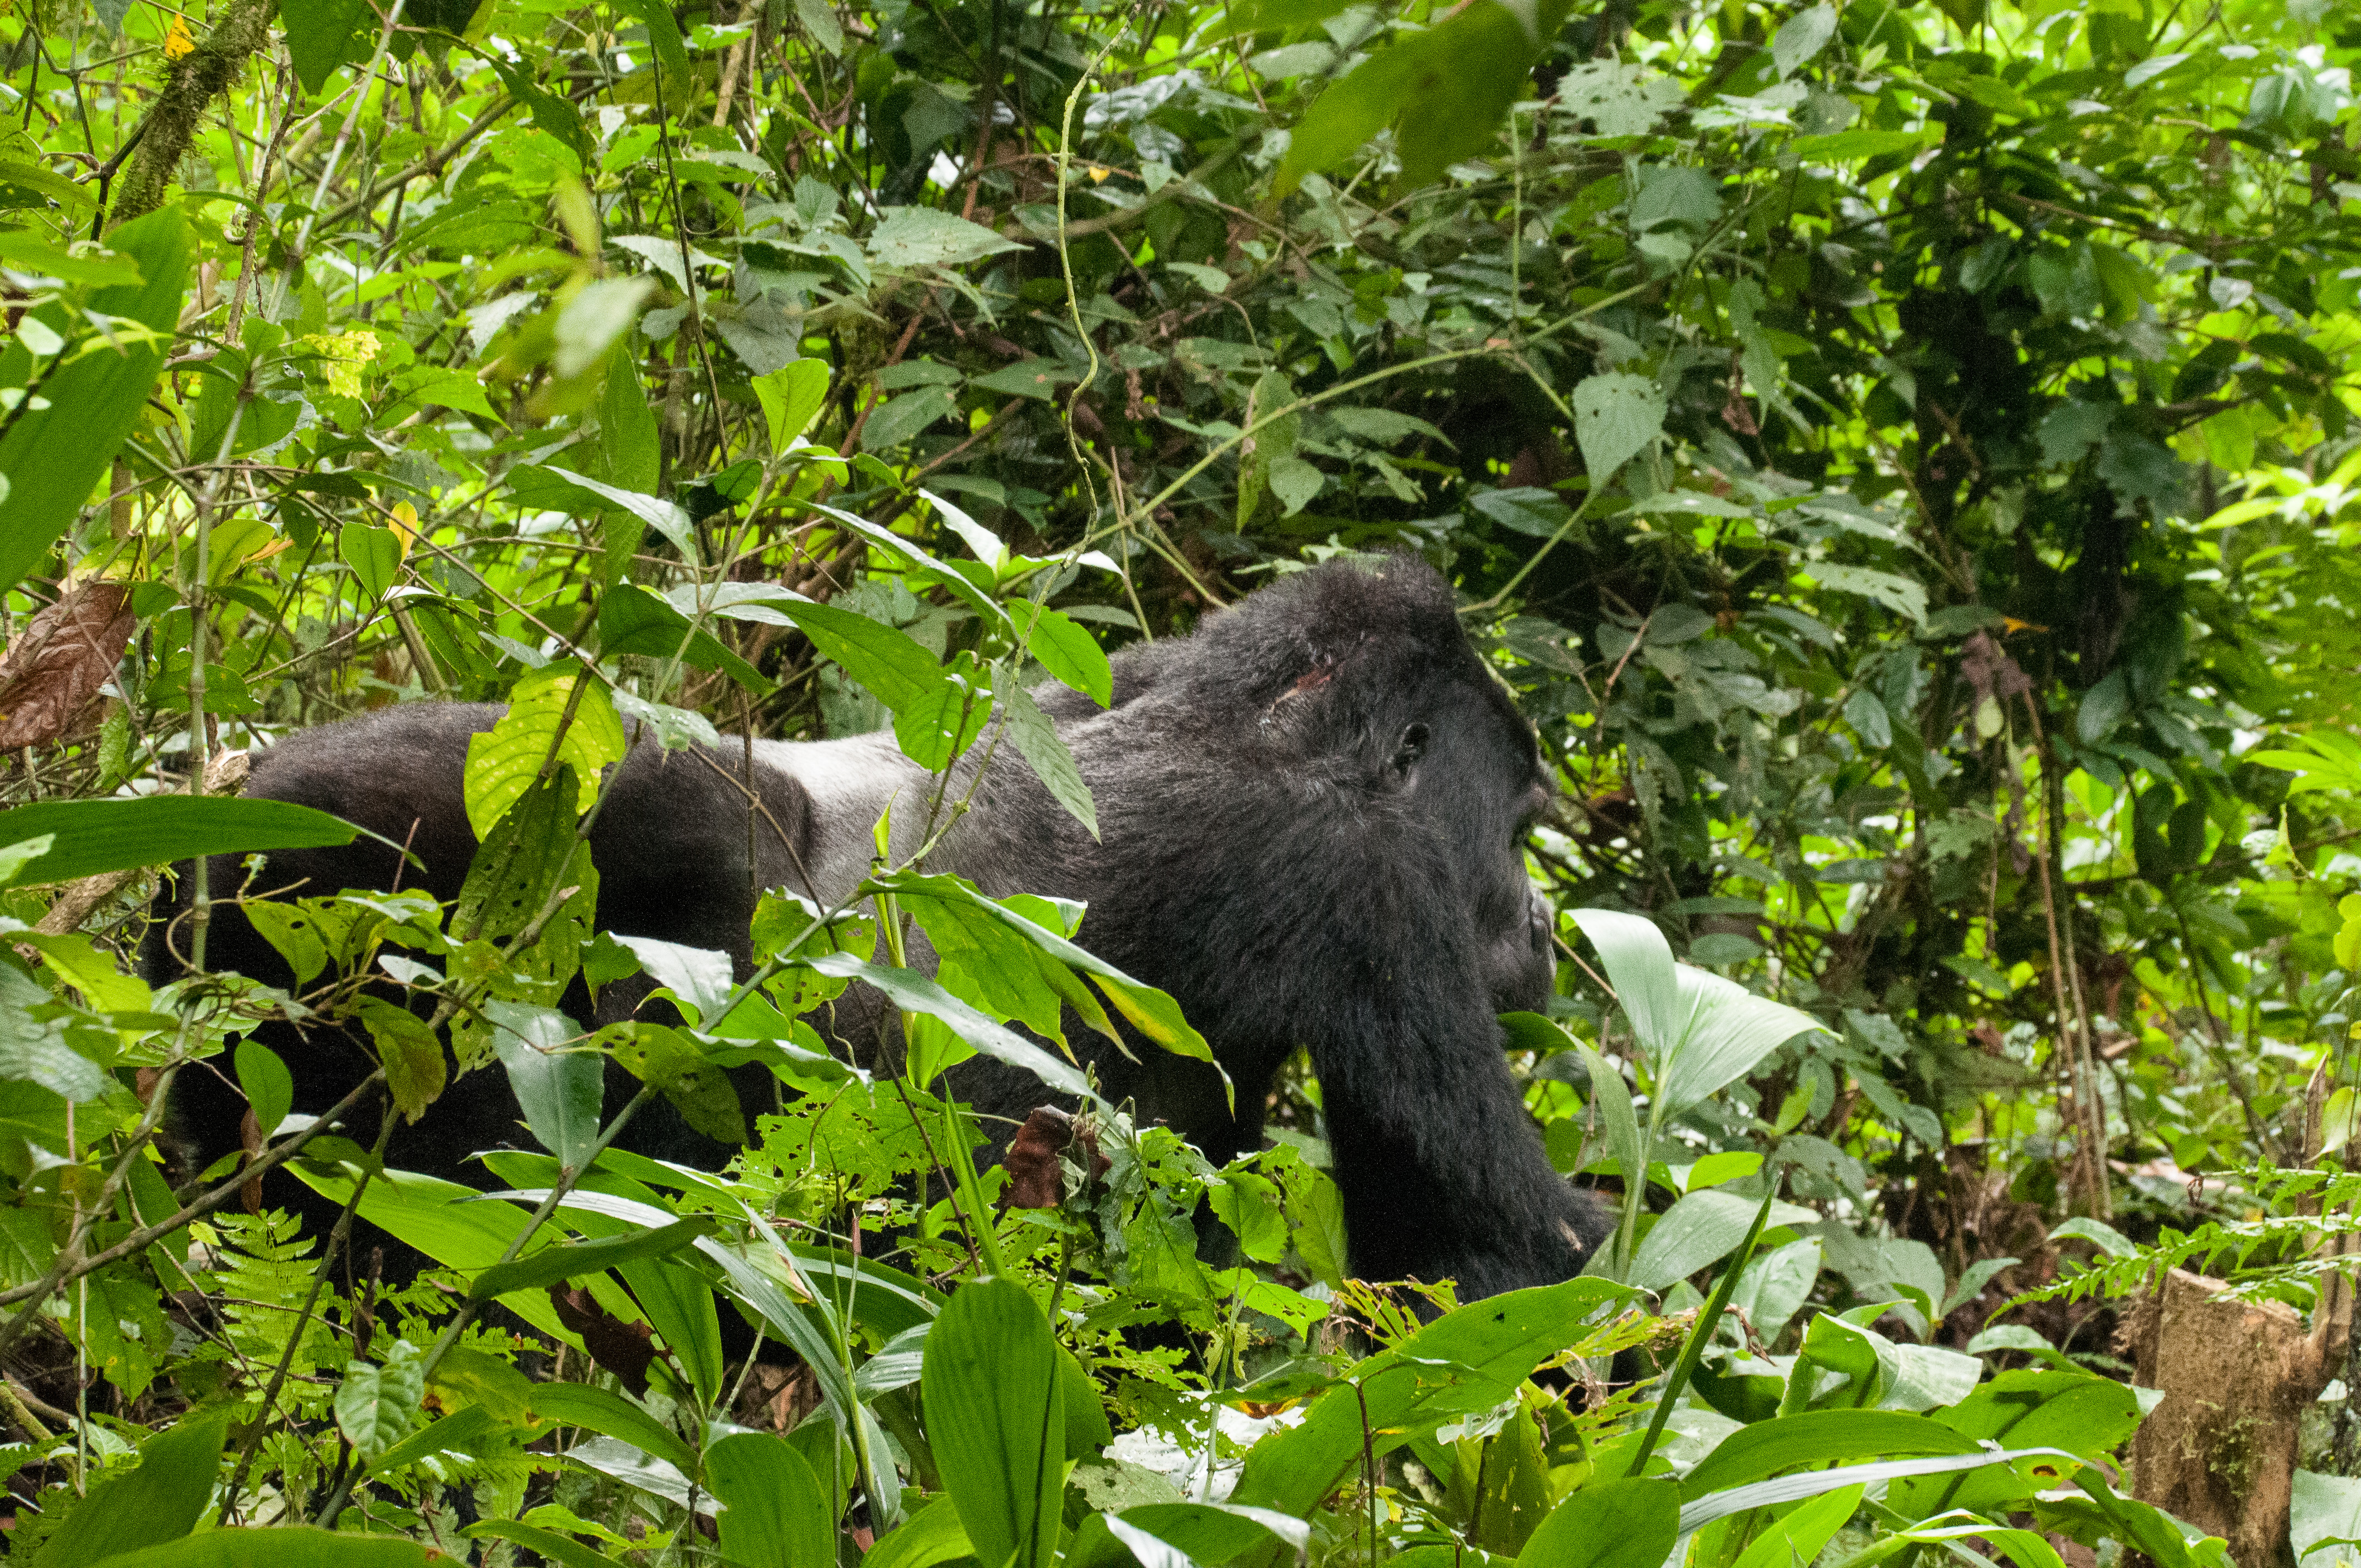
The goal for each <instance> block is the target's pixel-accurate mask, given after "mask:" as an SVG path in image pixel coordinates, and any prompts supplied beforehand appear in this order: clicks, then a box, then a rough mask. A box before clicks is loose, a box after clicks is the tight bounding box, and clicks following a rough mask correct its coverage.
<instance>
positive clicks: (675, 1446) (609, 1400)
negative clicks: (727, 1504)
mask: <svg viewBox="0 0 2361 1568" xmlns="http://www.w3.org/2000/svg"><path fill="white" fill-rule="evenodd" d="M533 1415H534V1416H535V1417H536V1418H538V1419H539V1420H544V1421H556V1422H558V1423H560V1424H561V1425H565V1426H569V1427H580V1428H582V1429H583V1430H584V1431H595V1432H599V1433H602V1434H603V1435H605V1436H608V1437H611V1438H616V1439H619V1440H620V1441H621V1442H628V1443H630V1444H631V1446H632V1447H633V1448H636V1449H638V1450H639V1451H640V1452H641V1453H645V1454H648V1455H650V1456H651V1457H653V1458H656V1459H661V1460H663V1461H664V1463H665V1464H670V1465H672V1466H674V1467H675V1469H678V1470H679V1471H681V1472H682V1473H683V1474H684V1475H696V1474H697V1453H696V1451H695V1450H693V1449H691V1448H690V1447H689V1446H688V1443H687V1442H686V1440H685V1439H684V1438H682V1437H681V1435H680V1434H679V1433H678V1432H675V1431H673V1430H672V1429H671V1428H670V1427H668V1426H666V1425H664V1423H663V1422H662V1421H660V1420H656V1419H655V1417H653V1416H652V1415H650V1414H648V1412H647V1410H646V1409H643V1408H642V1406H640V1405H639V1404H637V1403H636V1402H634V1401H633V1400H632V1399H631V1398H630V1397H629V1396H627V1395H623V1394H619V1393H616V1392H615V1391H614V1390H612V1389H609V1388H600V1387H595V1386H593V1385H591V1384H588V1383H541V1384H536V1385H534V1387H533Z"/></svg>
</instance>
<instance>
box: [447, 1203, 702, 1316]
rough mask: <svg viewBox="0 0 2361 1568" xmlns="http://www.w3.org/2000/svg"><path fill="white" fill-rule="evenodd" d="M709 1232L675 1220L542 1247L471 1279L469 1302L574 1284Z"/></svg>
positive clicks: (675, 1249)
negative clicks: (635, 1230) (630, 1231)
mask: <svg viewBox="0 0 2361 1568" xmlns="http://www.w3.org/2000/svg"><path fill="white" fill-rule="evenodd" d="M712 1231H713V1222H712V1221H711V1220H708V1219H704V1218H697V1219H688V1220H677V1221H675V1222H674V1223H671V1224H669V1225H664V1226H662V1227H660V1228H658V1229H656V1230H653V1231H641V1232H638V1233H636V1234H631V1235H627V1236H607V1237H603V1238H601V1239H600V1240H598V1241H589V1242H578V1243H576V1244H574V1245H570V1246H553V1247H544V1248H543V1249H542V1250H541V1251H539V1252H536V1253H534V1254H533V1255H530V1256H527V1257H521V1258H518V1259H517V1260H516V1261H515V1262H513V1263H499V1264H494V1265H493V1266H491V1267H489V1268H487V1269H485V1270H484V1271H483V1272H482V1273H481V1274H478V1276H476V1277H475V1279H474V1281H473V1282H472V1283H471V1284H470V1285H469V1286H468V1288H467V1294H468V1296H469V1298H470V1299H474V1300H478V1301H489V1300H490V1299H492V1298H493V1297H495V1296H506V1295H508V1294H509V1293H511V1291H517V1290H540V1289H544V1288H547V1287H549V1286H552V1285H555V1284H556V1283H558V1282H559V1281H560V1280H563V1279H579V1278H581V1277H583V1276H584V1275H586V1274H597V1273H598V1272H600V1271H601V1270H603V1269H609V1268H613V1267H616V1266H619V1265H620V1264H625V1263H631V1262H633V1261H635V1260H636V1259H639V1258H644V1257H663V1256H664V1255H667V1254H670V1253H675V1252H678V1251H679V1250H680V1249H681V1248H683V1247H685V1246H687V1245H689V1244H690V1243H692V1242H694V1241H696V1240H697V1237H699V1236H702V1235H708V1234H711V1233H712Z"/></svg>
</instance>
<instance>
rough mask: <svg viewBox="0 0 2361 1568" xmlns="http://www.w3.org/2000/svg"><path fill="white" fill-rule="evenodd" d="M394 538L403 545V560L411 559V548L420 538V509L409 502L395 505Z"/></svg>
mask: <svg viewBox="0 0 2361 1568" xmlns="http://www.w3.org/2000/svg"><path fill="white" fill-rule="evenodd" d="M392 528H393V536H394V538H395V539H397V540H399V541H400V542H401V558H402V559H403V560H405V561H407V560H409V559H410V546H411V543H412V541H413V540H415V539H416V538H417V537H418V509H417V508H416V507H414V506H412V505H411V504H410V503H409V502H408V501H396V502H394V503H393V523H392Z"/></svg>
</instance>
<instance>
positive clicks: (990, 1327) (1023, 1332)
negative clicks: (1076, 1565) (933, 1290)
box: [920, 1279, 1066, 1568]
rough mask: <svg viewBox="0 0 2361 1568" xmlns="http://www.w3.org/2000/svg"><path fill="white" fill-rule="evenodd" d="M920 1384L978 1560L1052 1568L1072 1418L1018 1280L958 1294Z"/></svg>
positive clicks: (932, 1436) (947, 1484)
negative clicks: (1066, 1449)
mask: <svg viewBox="0 0 2361 1568" xmlns="http://www.w3.org/2000/svg"><path fill="white" fill-rule="evenodd" d="M920 1385H921V1391H922V1394H923V1396H924V1398H925V1402H926V1410H927V1437H928V1442H930V1443H931V1444H932V1446H933V1448H934V1451H935V1463H936V1465H937V1467H938V1468H939V1470H940V1472H941V1474H942V1477H943V1486H944V1489H945V1490H946V1491H948V1492H949V1493H950V1497H951V1502H952V1504H953V1505H954V1506H955V1507H957V1508H958V1509H959V1517H960V1523H961V1526H962V1527H964V1529H965V1530H966V1531H967V1536H968V1539H969V1540H970V1541H972V1542H973V1543H974V1546H975V1554H976V1557H977V1559H978V1560H979V1561H980V1562H983V1563H996V1564H1001V1565H1003V1568H1049V1563H1050V1561H1051V1560H1052V1559H1053V1558H1054V1557H1055V1555H1056V1553H1057V1547H1058V1530H1059V1524H1058V1497H1059V1492H1060V1486H1061V1485H1062V1483H1063V1479H1064V1465H1065V1456H1066V1455H1065V1440H1066V1418H1065V1409H1064V1395H1063V1392H1062V1390H1061V1388H1060V1382H1059V1378H1058V1367H1057V1343H1056V1342H1055V1341H1054V1340H1052V1339H1051V1338H1050V1337H1049V1320H1047V1319H1046V1318H1044V1317H1042V1315H1041V1309H1040V1308H1039V1307H1038V1306H1037V1305H1035V1304H1034V1300H1033V1298H1032V1297H1031V1296H1030V1295H1028V1294H1027V1293H1026V1290H1025V1288H1024V1287H1023V1286H1021V1285H1018V1284H1016V1282H1015V1281H1013V1280H1007V1279H983V1280H979V1281H976V1282H975V1283H973V1284H971V1285H968V1286H965V1287H963V1288H961V1289H959V1290H957V1291H955V1292H953V1293H952V1296H951V1299H950V1306H948V1307H945V1308H944V1309H943V1311H942V1316H940V1317H939V1318H937V1319H936V1320H935V1326H934V1327H933V1329H931V1330H930V1331H928V1334H927V1356H926V1372H925V1375H924V1376H923V1377H922V1378H921V1380H920Z"/></svg>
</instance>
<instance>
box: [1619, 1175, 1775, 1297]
mask: <svg viewBox="0 0 2361 1568" xmlns="http://www.w3.org/2000/svg"><path fill="white" fill-rule="evenodd" d="M1761 1207H1762V1201H1761V1200H1760V1199H1756V1198H1742V1197H1741V1196H1739V1195H1738V1194H1737V1193H1735V1192H1723V1191H1717V1190H1707V1191H1703V1192H1692V1193H1690V1194H1689V1195H1688V1196H1687V1197H1686V1198H1683V1199H1682V1200H1681V1201H1679V1202H1677V1203H1675V1204H1674V1205H1673V1206H1672V1207H1671V1208H1670V1209H1668V1210H1666V1211H1665V1212H1664V1213H1663V1214H1662V1215H1660V1216H1658V1218H1657V1220H1656V1223H1655V1224H1654V1225H1653V1227H1651V1228H1650V1230H1649V1232H1648V1234H1646V1235H1645V1236H1643V1237H1642V1238H1641V1241H1640V1250H1639V1252H1638V1253H1637V1254H1635V1255H1633V1257H1632V1259H1631V1278H1630V1280H1629V1283H1631V1284H1633V1285H1636V1286H1638V1287H1639V1288H1641V1289H1642V1290H1663V1289H1664V1288H1666V1287H1667V1286H1669V1285H1671V1284H1672V1283H1673V1282H1674V1281H1675V1280H1677V1279H1686V1278H1687V1277H1689V1276H1690V1275H1692V1274H1695V1273H1697V1271H1698V1270H1699V1269H1701V1268H1706V1267H1709V1266H1712V1265H1713V1264H1715V1263H1718V1262H1719V1261H1720V1260H1721V1259H1722V1258H1725V1257H1727V1256H1729V1255H1730V1250H1731V1249H1732V1248H1733V1247H1735V1246H1737V1245H1738V1244H1739V1243H1740V1242H1741V1241H1743V1240H1745V1239H1746V1233H1747V1232H1748V1230H1750V1229H1751V1228H1752V1226H1753V1223H1754V1214H1755V1211H1756V1210H1758V1209H1759V1208H1761ZM1784 1207H1785V1209H1786V1212H1785V1213H1784V1214H1782V1213H1780V1212H1777V1211H1776V1210H1774V1211H1773V1214H1772V1217H1771V1223H1773V1224H1782V1223H1786V1224H1794V1223H1811V1221H1812V1220H1816V1219H1817V1218H1818V1216H1817V1214H1816V1213H1815V1212H1813V1211H1812V1210H1809V1209H1804V1208H1799V1207H1796V1206H1795V1205H1793V1204H1789V1205H1785V1206H1784Z"/></svg>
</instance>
